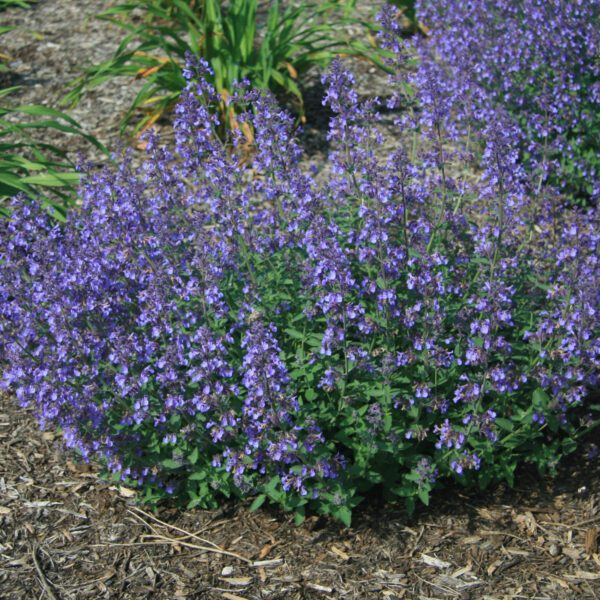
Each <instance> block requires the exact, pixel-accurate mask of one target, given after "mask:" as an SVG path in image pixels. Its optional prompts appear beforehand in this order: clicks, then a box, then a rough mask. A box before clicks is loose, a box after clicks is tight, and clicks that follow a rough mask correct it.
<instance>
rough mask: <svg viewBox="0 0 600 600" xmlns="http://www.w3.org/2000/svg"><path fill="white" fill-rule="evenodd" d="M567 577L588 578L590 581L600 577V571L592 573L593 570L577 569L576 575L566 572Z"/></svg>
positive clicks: (565, 576)
mask: <svg viewBox="0 0 600 600" xmlns="http://www.w3.org/2000/svg"><path fill="white" fill-rule="evenodd" d="M563 577H564V578H565V579H587V580H588V581H596V580H597V579H600V573H592V572H591V571H575V574H574V575H570V574H564V575H563Z"/></svg>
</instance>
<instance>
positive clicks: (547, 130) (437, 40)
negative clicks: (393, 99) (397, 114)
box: [382, 0, 600, 200]
mask: <svg viewBox="0 0 600 600" xmlns="http://www.w3.org/2000/svg"><path fill="white" fill-rule="evenodd" d="M417 12H418V15H419V18H420V20H421V21H422V22H424V23H427V25H428V27H429V29H430V35H429V37H428V39H427V40H425V41H422V42H417V43H416V47H417V49H418V52H419V54H420V59H421V60H420V66H419V68H418V69H417V71H416V73H415V75H414V77H413V83H414V84H415V86H416V89H417V90H418V92H417V93H418V95H419V99H420V102H421V108H422V112H421V113H420V115H419V117H418V121H419V123H420V125H421V126H425V127H427V126H431V124H432V123H437V122H441V121H444V120H445V119H447V118H449V119H450V120H451V121H452V124H451V127H450V128H451V129H453V130H454V131H455V132H456V131H457V130H458V129H460V127H459V121H458V120H457V119H460V121H462V131H467V129H468V127H469V126H471V127H478V128H481V127H484V126H485V125H486V124H487V123H493V122H498V121H499V122H501V123H503V124H504V125H503V126H505V125H508V126H509V127H510V136H511V138H512V139H513V141H515V140H519V144H518V146H517V148H518V149H519V152H520V154H521V156H522V158H523V160H525V161H526V162H527V164H528V166H529V168H530V169H532V170H535V171H537V174H538V176H539V177H540V178H541V179H542V180H543V181H546V180H548V181H550V182H552V183H553V184H554V185H555V186H558V187H559V188H560V189H561V190H562V191H563V192H565V193H568V194H572V195H575V196H580V197H581V196H582V195H583V197H587V198H590V197H591V198H592V199H594V200H597V199H598V197H599V195H600V188H599V187H598V183H597V182H598V177H599V176H600V145H599V144H598V139H600V117H599V115H600V83H599V82H600V63H599V61H598V51H599V48H600V29H599V28H598V22H599V21H600V2H598V1H597V0H592V1H590V2H580V1H579V2H564V1H562V0H518V1H515V0H499V1H498V0H474V1H471V2H464V1H461V0H421V1H420V2H418V3H417ZM382 20H383V22H384V24H385V25H386V27H387V28H388V30H393V29H394V28H395V27H396V24H395V22H394V15H393V9H391V8H390V9H388V10H387V11H386V12H384V16H383V19H382ZM390 43H391V44H392V45H395V46H396V47H398V44H397V42H394V41H393V40H390ZM447 124H448V123H447ZM484 139H486V136H484Z"/></svg>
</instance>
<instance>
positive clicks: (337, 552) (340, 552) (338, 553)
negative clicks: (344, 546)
mask: <svg viewBox="0 0 600 600" xmlns="http://www.w3.org/2000/svg"><path fill="white" fill-rule="evenodd" d="M331 551H332V552H333V553H334V554H335V555H336V556H339V557H340V558H341V559H342V560H350V556H348V554H346V553H345V552H344V551H343V550H340V549H339V548H338V547H337V546H331Z"/></svg>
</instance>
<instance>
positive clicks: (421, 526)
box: [0, 397, 600, 600]
mask: <svg viewBox="0 0 600 600" xmlns="http://www.w3.org/2000/svg"><path fill="white" fill-rule="evenodd" d="M599 482H600V465H599V464H598V461H596V462H595V463H593V464H592V463H591V462H589V461H586V460H585V458H584V457H583V456H581V455H578V456H576V457H575V458H574V459H573V460H571V461H570V463H569V464H565V465H564V466H563V467H561V469H560V472H559V475H558V477H557V478H556V479H555V480H553V481H552V480H549V479H542V478H539V477H536V476H535V475H533V474H531V473H521V474H520V476H519V477H518V478H517V488H516V489H515V490H506V489H504V488H503V487H500V488H497V489H496V490H493V491H491V492H487V493H485V494H481V495H478V494H477V493H476V492H475V493H463V492H461V491H459V490H457V489H455V488H454V489H449V490H446V492H445V493H440V494H438V495H437V497H434V498H433V499H432V506H433V508H431V509H427V510H425V509H423V510H421V511H420V512H419V513H418V514H416V515H415V516H413V517H411V518H409V517H408V516H407V515H406V513H405V512H404V511H403V510H402V509H401V508H398V507H393V506H389V505H388V506H382V505H381V504H379V503H378V502H377V500H376V499H375V498H372V499H371V500H370V501H368V502H366V503H365V506H364V507H362V508H361V509H359V510H358V512H357V514H356V516H355V518H354V522H353V525H352V527H351V528H349V529H347V528H344V527H343V526H341V525H340V524H338V523H335V522H332V521H330V520H328V519H324V518H318V517H310V518H308V519H307V520H306V521H305V523H304V524H302V525H301V526H295V525H294V524H293V519H292V518H291V516H289V515H288V514H285V513H282V512H280V511H278V510H275V509H268V508H267V509H261V510H259V511H258V512H256V513H251V512H250V511H249V510H248V504H240V503H227V504H224V505H223V507H222V508H221V509H220V510H219V511H216V512H210V511H201V510H191V511H185V512H182V511H177V510H176V509H173V508H169V507H163V508H162V509H160V510H159V511H158V512H157V513H155V514H153V513H150V512H147V511H145V510H142V509H140V508H138V507H136V505H135V502H134V500H133V499H132V498H131V497H130V491H129V490H128V489H125V488H115V487H114V486H111V485H110V484H108V483H104V482H102V481H101V480H100V479H99V478H98V476H97V472H96V471H95V470H94V469H93V468H92V467H90V466H88V465H83V464H77V463H75V462H73V460H72V459H71V458H69V456H67V455H66V454H65V453H64V451H63V450H62V448H61V445H60V442H59V440H58V439H57V438H55V435H54V434H53V433H52V432H41V431H39V430H38V428H37V425H36V422H35V420H34V418H33V417H32V415H31V414H30V413H29V412H28V411H26V410H23V409H20V408H18V407H17V406H16V405H15V403H14V401H12V400H10V399H8V398H6V397H4V398H1V399H0V598H2V599H7V600H8V599H15V600H17V599H22V598H47V599H59V598H60V599H65V600H66V599H79V598H118V599H121V598H122V599H133V598H136V599H137V598H157V599H174V598H199V599H203V598H206V599H213V598H214V599H217V598H218V599H229V600H240V599H244V598H246V599H247V600H250V599H252V600H258V599H270V600H275V599H282V600H283V599H288V598H289V599H292V600H300V599H312V598H314V599H317V598H320V599H327V598H330V599H334V598H335V599H338V598H339V599H343V598H352V599H363V598H365V599H371V598H373V599H376V598H377V599H379V598H383V599H389V600H394V599H396V598H407V599H412V598H415V599H416V598H418V599H431V598H437V599H441V598H461V599H479V598H482V599H488V600H492V599H496V600H501V599H503V600H504V599H506V600H508V599H513V598H527V599H533V598H540V599H542V598H543V599H549V600H550V599H551V600H559V599H565V600H566V599H571V598H590V599H592V598H598V597H599V596H600V555H599V554H598V546H597V536H598V529H597V528H598V527H599V526H600V485H599Z"/></svg>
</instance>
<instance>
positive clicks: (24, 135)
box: [0, 86, 108, 215]
mask: <svg viewBox="0 0 600 600" xmlns="http://www.w3.org/2000/svg"><path fill="white" fill-rule="evenodd" d="M18 89H19V87H18V86H14V87H9V88H6V89H3V90H0V99H3V98H6V97H7V96H9V95H10V94H11V93H13V92H16V91H17V90H18ZM18 115H21V116H25V117H27V118H28V120H25V121H23V120H16V119H14V117H15V116H18ZM11 116H12V117H13V118H11ZM31 117H33V119H31ZM40 129H46V130H55V131H59V132H61V133H66V134H72V135H77V136H81V137H83V138H84V139H86V140H87V141H88V142H89V143H90V144H92V145H93V146H95V147H96V148H98V149H99V150H101V151H102V152H103V153H105V154H108V152H107V150H106V148H104V146H103V145H102V144H101V143H100V142H99V141H98V140H97V139H96V138H94V137H93V136H91V135H89V134H86V133H85V132H84V131H83V130H82V129H81V126H80V125H79V124H78V123H77V121H75V120H74V119H73V118H71V117H70V116H69V115H67V114H65V113H63V112H61V111H58V110H56V109H54V108H50V107H47V106H37V105H24V106H16V107H14V108H11V107H8V106H2V105H0V213H1V214H6V209H5V208H3V206H2V205H3V204H5V201H6V200H7V199H8V198H11V197H13V196H15V195H17V194H25V195H26V196H29V197H30V198H38V199H40V200H42V201H43V202H44V203H47V204H51V205H53V206H55V207H56V208H57V209H58V212H57V213H55V214H57V215H60V214H63V213H64V210H65V208H66V207H68V206H69V205H70V204H71V202H72V200H71V198H72V197H73V195H74V190H75V187H76V186H77V184H78V183H79V179H80V174H79V173H78V172H77V170H76V169H75V165H74V163H73V162H72V161H71V160H69V159H68V157H67V153H66V151H65V150H62V149H61V148H58V147H57V146H56V145H54V144H50V143H46V142H41V141H39V140H37V139H36V138H35V137H34V136H32V135H31V132H33V131H36V130H40Z"/></svg>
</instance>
